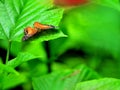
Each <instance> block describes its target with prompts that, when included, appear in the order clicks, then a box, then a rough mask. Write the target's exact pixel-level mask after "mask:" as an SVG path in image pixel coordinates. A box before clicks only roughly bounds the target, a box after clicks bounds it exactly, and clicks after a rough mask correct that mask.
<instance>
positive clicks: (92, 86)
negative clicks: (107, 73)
mask: <svg viewBox="0 0 120 90" xmlns="http://www.w3.org/2000/svg"><path fill="white" fill-rule="evenodd" d="M75 90H120V80H119V79H114V78H103V79H98V80H91V81H85V82H80V83H78V84H77V86H76V89H75Z"/></svg>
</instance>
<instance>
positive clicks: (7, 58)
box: [5, 41, 11, 64]
mask: <svg viewBox="0 0 120 90" xmlns="http://www.w3.org/2000/svg"><path fill="white" fill-rule="evenodd" d="M10 47H11V41H8V48H7V54H6V62H5V64H7V63H8V60H9V54H10Z"/></svg>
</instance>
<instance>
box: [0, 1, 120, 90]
mask: <svg viewBox="0 0 120 90" xmlns="http://www.w3.org/2000/svg"><path fill="white" fill-rule="evenodd" d="M93 1H94V0H93ZM97 1H98V2H97ZM96 2H97V3H96ZM96 2H90V3H86V4H83V5H79V6H76V7H64V9H65V11H64V14H63V18H62V20H61V21H60V24H59V28H60V30H62V31H63V33H64V34H66V35H67V37H62V38H58V39H54V40H50V41H45V42H41V43H40V42H34V43H32V42H28V43H20V42H12V44H11V50H10V59H13V58H14V57H16V56H17V54H18V52H20V51H21V48H22V51H24V52H26V51H27V52H29V53H31V54H34V55H36V57H40V58H39V59H33V60H31V61H28V62H26V63H23V64H21V65H20V66H19V67H17V68H15V69H16V70H17V71H19V72H20V73H21V74H22V75H23V77H22V76H21V77H22V78H25V79H23V80H22V81H21V82H22V84H18V87H13V89H11V90H15V89H17V88H21V86H22V88H21V89H23V90H32V86H31V81H32V80H31V78H34V77H38V76H42V75H43V76H44V75H46V74H49V73H51V72H58V71H69V70H71V69H72V70H73V69H75V70H76V69H77V68H79V69H80V72H81V75H83V77H81V81H84V80H89V79H94V78H104V77H111V78H117V79H120V7H118V6H119V5H118V3H116V2H111V1H110V3H108V2H104V1H103V2H102V1H101V2H99V0H96ZM6 43H7V42H6V41H4V40H0V61H2V60H5V56H4V55H5V54H6V48H7V44H6ZM23 46H24V48H23ZM15 47H17V48H15ZM31 48H32V49H31ZM21 57H22V56H21ZM84 68H85V69H84ZM86 68H87V69H86ZM85 70H86V71H85ZM70 72H71V71H70ZM89 72H92V73H90V74H89ZM93 73H94V74H93ZM58 74H59V73H58ZM87 75H88V76H87ZM24 76H25V77H24ZM26 77H27V78H26ZM13 81H14V80H13ZM23 82H24V83H23ZM8 87H9V86H8ZM41 90H42V89H41ZM61 90H62V89H61Z"/></svg>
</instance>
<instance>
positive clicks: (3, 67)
mask: <svg viewBox="0 0 120 90" xmlns="http://www.w3.org/2000/svg"><path fill="white" fill-rule="evenodd" d="M0 72H1V74H3V75H4V73H2V72H7V73H14V74H16V75H19V73H18V72H17V71H16V70H15V69H14V68H12V67H10V66H7V65H4V64H2V63H0Z"/></svg>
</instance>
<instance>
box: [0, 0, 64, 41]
mask: <svg viewBox="0 0 120 90" xmlns="http://www.w3.org/2000/svg"><path fill="white" fill-rule="evenodd" d="M52 7H53V5H52V4H51V3H50V1H49V3H45V2H44V0H16V1H15V0H5V2H4V3H2V2H0V12H1V14H0V17H1V18H0V27H1V28H0V33H1V36H0V38H1V39H4V40H6V39H7V40H10V41H21V38H22V36H23V34H24V33H23V29H24V28H25V27H27V26H33V23H34V22H36V21H39V22H41V23H45V24H51V25H55V26H56V25H58V23H59V21H60V19H61V14H62V12H63V10H62V9H52V10H49V9H51V8H52ZM56 12H57V14H56ZM53 16H54V17H53ZM6 22H7V23H6ZM55 33H57V36H58V37H62V36H64V34H61V33H60V31H53V33H52V32H48V34H47V32H46V33H45V35H41V36H40V37H41V38H39V39H40V41H44V40H50V39H51V38H52V39H54V38H57V37H56V35H55V36H53V37H51V36H52V35H53V34H55Z"/></svg>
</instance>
